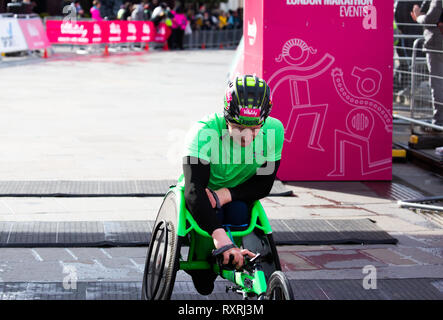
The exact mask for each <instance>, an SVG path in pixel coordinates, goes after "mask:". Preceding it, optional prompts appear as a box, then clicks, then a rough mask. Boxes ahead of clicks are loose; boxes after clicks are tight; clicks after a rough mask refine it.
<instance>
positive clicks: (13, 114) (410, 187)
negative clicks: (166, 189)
mask: <svg viewBox="0 0 443 320" xmlns="http://www.w3.org/2000/svg"><path fill="white" fill-rule="evenodd" d="M232 56H233V52H232V51H224V50H222V51H205V52H203V51H186V52H155V51H154V52H151V53H149V54H145V53H141V54H132V55H128V56H121V55H118V56H114V57H110V58H103V57H91V56H88V57H79V58H76V59H71V60H66V59H59V60H56V59H54V60H50V61H48V62H46V63H38V64H29V65H16V66H14V67H10V68H2V70H1V72H2V77H0V88H1V90H2V92H1V94H0V141H1V143H2V147H3V148H2V157H0V180H3V181H5V180H28V181H30V180H135V179H176V178H177V177H178V175H179V173H180V163H179V160H177V159H178V157H177V154H178V151H179V149H180V146H181V140H180V139H181V138H182V137H183V136H184V135H185V134H186V132H187V130H188V128H189V126H190V124H191V123H192V122H193V121H195V120H196V119H199V118H201V117H202V116H203V115H205V114H207V113H209V112H213V111H218V110H220V106H221V98H220V97H222V93H223V89H224V85H225V75H226V72H227V70H228V66H229V63H230V61H231V59H232ZM23 79H26V82H24V80H23ZM24 83H29V84H31V85H27V86H26V90H24V89H23V85H24ZM171 87H172V88H174V90H173V91H171ZM172 128H173V129H172ZM171 129H172V130H171ZM165 141H167V142H166V143H165ZM393 174H394V180H393V183H384V182H371V183H369V182H291V183H288V184H286V186H287V188H290V189H291V190H293V192H294V194H295V196H294V197H268V198H265V199H263V200H262V203H263V205H264V207H265V209H266V212H267V214H268V216H269V218H270V219H361V218H370V219H372V220H374V221H376V223H377V225H378V226H379V227H380V228H382V229H383V230H385V231H387V232H388V233H389V234H391V235H392V236H394V237H395V238H397V239H398V240H399V243H398V244H397V245H364V246H362V245H323V246H280V247H279V248H278V250H279V255H280V259H281V262H282V267H283V271H285V273H286V274H287V276H288V277H289V279H291V281H292V282H291V284H292V286H293V288H294V290H295V291H296V292H297V293H296V295H297V298H299V299H352V298H355V299H395V298H398V299H411V298H426V299H442V298H443V283H442V281H443V227H442V225H440V224H438V223H437V222H436V221H435V220H432V219H430V218H429V217H428V216H425V215H423V214H420V213H417V212H414V211H411V210H408V209H403V208H400V207H399V206H398V205H397V203H396V200H397V199H396V198H395V197H394V196H393V195H398V196H399V197H401V196H404V197H408V196H411V195H415V194H422V195H442V194H443V184H442V181H441V178H439V177H436V176H434V175H432V174H430V173H429V172H426V171H424V170H422V169H419V168H417V167H415V166H414V165H411V164H394V168H393ZM393 189H395V190H394V191H395V192H386V190H393ZM160 204H161V198H159V197H150V198H131V197H128V198H119V197H116V198H26V197H24V198H8V197H4V198H0V221H134V220H153V219H155V216H156V213H157V210H158V208H159V206H160ZM146 251H147V248H144V247H138V248H0V298H3V299H17V298H18V299H37V298H43V299H65V298H66V299H68V298H78V299H106V298H112V299H127V298H129V299H137V298H138V297H139V295H138V293H139V290H140V286H141V281H142V277H143V268H144V260H145V257H146ZM70 270H71V271H72V270H75V272H76V276H77V278H78V281H79V283H78V289H76V290H74V291H72V289H70V290H66V289H64V288H63V286H62V283H63V281H64V279H66V277H67V275H69V272H70ZM374 270H375V273H376V274H375V278H376V279H377V283H378V285H377V289H368V290H367V289H365V288H364V281H365V279H367V278H365V277H366V276H367V275H369V274H372V275H374ZM364 272H366V273H364ZM224 285H225V282H223V281H217V286H216V292H215V294H214V295H212V296H210V297H209V298H214V299H216V298H226V296H225V295H223V294H224ZM174 297H175V298H177V299H182V298H192V299H194V298H199V297H198V296H196V295H195V290H194V289H193V286H192V284H191V283H190V278H189V277H188V276H187V275H186V274H184V273H183V272H180V273H179V275H178V278H177V284H176V292H175V295H174ZM228 298H234V299H235V298H236V296H229V297H228Z"/></svg>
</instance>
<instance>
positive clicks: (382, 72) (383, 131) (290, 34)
mask: <svg viewBox="0 0 443 320" xmlns="http://www.w3.org/2000/svg"><path fill="white" fill-rule="evenodd" d="M392 7H393V0H359V1H338V0H309V1H299V0H284V1H283V0H282V1H275V0H246V1H245V17H244V41H245V45H244V57H243V58H244V62H243V65H241V66H237V70H239V71H243V72H245V73H250V74H253V73H256V74H257V75H258V76H261V77H263V78H264V79H265V80H266V81H267V82H268V84H269V85H270V87H271V88H272V90H273V102H274V108H273V110H272V115H273V116H275V117H277V118H278V119H280V120H281V121H282V123H283V125H284V127H285V142H284V146H283V155H282V162H281V165H280V169H279V173H278V177H279V178H280V179H282V180H389V179H391V178H392V81H393V80H392V77H393V72H392V70H393V65H392V64H393V62H392V61H393V56H392V55H393V51H392V34H393V26H392V21H393V11H392Z"/></svg>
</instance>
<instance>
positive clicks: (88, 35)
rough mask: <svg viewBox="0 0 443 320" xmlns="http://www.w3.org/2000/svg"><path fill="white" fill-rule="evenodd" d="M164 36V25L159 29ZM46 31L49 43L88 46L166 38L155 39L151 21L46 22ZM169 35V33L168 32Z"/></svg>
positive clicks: (162, 38) (166, 30) (165, 30)
mask: <svg viewBox="0 0 443 320" xmlns="http://www.w3.org/2000/svg"><path fill="white" fill-rule="evenodd" d="M159 29H161V31H162V32H164V33H165V34H166V33H167V32H168V31H169V28H167V27H166V25H165V26H164V27H163V26H161V27H159ZM46 31H47V34H48V38H49V41H50V42H51V43H66V44H78V45H88V44H97V43H128V42H151V41H158V42H164V41H166V39H167V37H166V38H165V37H163V36H162V37H160V38H159V40H162V41H159V40H157V37H156V30H155V27H154V24H153V23H152V22H151V21H119V20H116V21H77V22H70V21H60V20H48V21H46ZM169 33H170V31H169Z"/></svg>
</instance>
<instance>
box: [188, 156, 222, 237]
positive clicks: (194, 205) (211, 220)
mask: <svg viewBox="0 0 443 320" xmlns="http://www.w3.org/2000/svg"><path fill="white" fill-rule="evenodd" d="M183 160H184V161H183V175H184V178H185V203H186V206H187V207H188V209H189V211H190V212H191V214H192V217H193V218H194V219H195V221H196V222H197V224H198V225H199V226H200V228H202V229H203V230H205V231H207V232H208V233H209V234H212V233H213V232H214V230H215V229H219V228H222V225H221V223H220V221H218V219H217V216H216V215H215V210H214V209H213V207H212V205H211V202H210V201H209V198H208V195H207V193H206V188H207V186H208V182H209V176H210V172H211V171H210V165H209V162H207V161H205V160H202V159H199V158H195V157H189V156H187V157H185V158H184V159H183Z"/></svg>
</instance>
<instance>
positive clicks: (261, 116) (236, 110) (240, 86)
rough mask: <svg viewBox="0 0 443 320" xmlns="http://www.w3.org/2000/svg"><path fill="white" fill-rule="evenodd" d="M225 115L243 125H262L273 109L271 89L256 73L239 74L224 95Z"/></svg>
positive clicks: (230, 120) (229, 120) (232, 121)
mask: <svg viewBox="0 0 443 320" xmlns="http://www.w3.org/2000/svg"><path fill="white" fill-rule="evenodd" d="M224 102H225V103H224V105H225V107H224V111H223V113H224V116H225V119H226V120H227V121H228V122H231V123H236V124H239V125H242V126H257V125H262V124H263V123H264V122H265V120H266V118H267V117H268V116H269V113H270V112H271V109H272V101H271V89H270V88H269V86H268V85H267V84H266V82H265V81H264V80H263V79H260V78H258V77H257V76H255V75H244V76H237V77H235V79H234V80H232V81H230V82H229V84H228V88H227V89H226V93H225V97H224Z"/></svg>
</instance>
